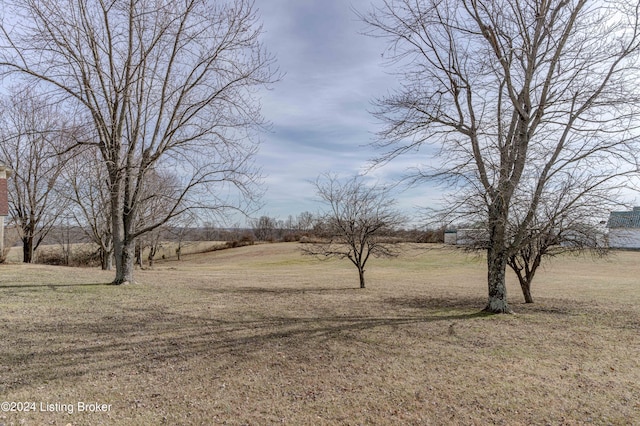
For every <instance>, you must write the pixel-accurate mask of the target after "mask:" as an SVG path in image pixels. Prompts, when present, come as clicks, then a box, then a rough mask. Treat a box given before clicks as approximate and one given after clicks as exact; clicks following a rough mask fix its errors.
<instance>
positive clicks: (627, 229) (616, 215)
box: [607, 207, 640, 249]
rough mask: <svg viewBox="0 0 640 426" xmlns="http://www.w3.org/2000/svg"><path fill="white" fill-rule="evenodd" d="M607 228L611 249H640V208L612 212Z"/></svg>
mask: <svg viewBox="0 0 640 426" xmlns="http://www.w3.org/2000/svg"><path fill="white" fill-rule="evenodd" d="M607 228H609V247H611V248H625V249H640V207H634V208H633V210H632V211H627V212H611V214H610V215H609V221H608V222H607Z"/></svg>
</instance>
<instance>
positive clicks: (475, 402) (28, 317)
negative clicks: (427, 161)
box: [0, 243, 640, 425]
mask: <svg viewBox="0 0 640 426" xmlns="http://www.w3.org/2000/svg"><path fill="white" fill-rule="evenodd" d="M638 260H640V253H633V252H621V253H618V254H617V255H616V256H615V257H613V258H611V259H609V260H598V261H595V262H594V261H591V259H584V258H573V257H569V258H562V259H556V260H555V261H554V262H553V263H552V264H551V265H550V266H549V267H547V268H546V269H545V270H544V271H542V272H541V273H540V275H539V276H538V277H537V278H536V282H535V283H534V297H536V296H537V300H536V302H537V303H536V304H535V305H524V304H521V303H520V300H521V299H522V297H521V295H520V294H519V290H518V289H517V288H515V287H510V289H509V290H510V292H511V293H510V295H511V301H512V304H513V308H514V309H515V310H516V311H517V312H518V314H517V315H506V316H486V315H483V314H480V313H479V310H480V309H481V308H482V307H483V305H484V302H485V293H486V289H485V284H484V279H485V276H486V273H485V266H484V265H483V262H482V260H481V259H478V258H475V257H472V256H468V255H466V254H462V253H458V252H452V251H449V250H445V249H442V248H433V249H431V250H426V251H425V250H417V249H412V250H410V251H408V252H407V253H406V254H405V255H403V256H402V257H400V258H399V259H395V260H377V259H374V260H372V263H371V266H370V268H369V270H368V272H367V275H368V277H367V278H368V286H369V288H367V289H364V290H360V289H358V288H356V287H357V286H358V282H357V273H356V270H355V268H353V267H352V266H350V265H349V264H348V263H344V262H337V261H331V262H320V261H317V260H315V259H313V258H310V257H302V256H301V255H300V254H299V253H298V251H297V245H296V244H295V243H291V244H274V245H259V246H253V247H243V248H239V249H234V250H227V251H220V252H215V253H209V254H201V255H191V256H189V257H187V260H186V261H182V262H177V261H167V262H163V263H159V264H158V265H157V267H156V268H155V269H154V270H150V271H139V272H138V273H137V277H136V278H137V280H138V281H139V284H135V285H128V286H124V287H114V286H109V285H104V284H105V283H107V282H109V281H110V280H111V279H112V273H104V272H102V271H99V270H96V269H70V268H62V267H44V266H34V265H19V264H8V265H2V266H0V328H1V333H2V334H1V335H2V339H1V340H0V364H1V367H2V369H1V370H0V395H1V397H0V399H1V400H5V401H16V402H17V401H34V402H36V403H37V404H38V405H37V411H36V412H29V413H2V412H0V424H4V425H13V424H16V425H17V424H26V425H43V424H56V425H58V424H59V425H67V424H73V425H100V424H104V425H158V424H170V425H178V424H181V425H189V424H193V425H210V424H238V425H239V424H252V425H262V424H274V423H283V424H291V425H330V424H347V425H358V424H425V425H429V424H433V425H441V424H461V425H485V424H508V425H530V424H541V425H543V424H552V425H557V424H566V425H574V424H576V425H577V424H585V423H590V424H603V425H604V424H614V425H615V424H634V423H635V424H638V423H640V333H639V331H640V288H639V285H640V284H639V283H638V272H639V271H638ZM510 281H511V282H512V283H513V282H515V281H514V280H513V279H510ZM78 401H87V402H100V403H105V404H111V409H110V411H108V412H104V413H86V412H84V413H78V412H77V410H76V411H75V412H74V413H73V414H67V413H52V412H40V411H39V410H40V405H39V404H40V402H43V403H60V404H73V405H74V407H76V404H77V402H78Z"/></svg>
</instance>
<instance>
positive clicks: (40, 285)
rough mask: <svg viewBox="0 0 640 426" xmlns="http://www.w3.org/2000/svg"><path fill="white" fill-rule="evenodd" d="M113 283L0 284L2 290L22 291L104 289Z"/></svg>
mask: <svg viewBox="0 0 640 426" xmlns="http://www.w3.org/2000/svg"><path fill="white" fill-rule="evenodd" d="M110 285H112V284H111V283H79V284H46V283H43V284H9V285H6V284H0V290H2V289H3V288H11V289H20V288H44V287H49V288H50V289H52V290H56V287H102V286H110Z"/></svg>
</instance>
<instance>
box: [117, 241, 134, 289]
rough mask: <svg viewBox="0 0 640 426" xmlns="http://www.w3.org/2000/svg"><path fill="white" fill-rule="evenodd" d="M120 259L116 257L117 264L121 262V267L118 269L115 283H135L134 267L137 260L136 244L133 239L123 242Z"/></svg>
mask: <svg viewBox="0 0 640 426" xmlns="http://www.w3.org/2000/svg"><path fill="white" fill-rule="evenodd" d="M121 253H122V254H121V256H120V260H119V261H118V258H117V257H116V265H117V264H118V263H120V269H116V278H115V280H113V284H115V285H120V284H133V283H134V282H135V281H134V280H133V269H134V260H135V244H134V243H133V242H131V241H128V242H123V244H122V249H121Z"/></svg>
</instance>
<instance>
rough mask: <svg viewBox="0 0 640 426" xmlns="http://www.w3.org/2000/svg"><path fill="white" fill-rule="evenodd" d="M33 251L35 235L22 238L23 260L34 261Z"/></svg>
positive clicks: (25, 261) (26, 261)
mask: <svg viewBox="0 0 640 426" xmlns="http://www.w3.org/2000/svg"><path fill="white" fill-rule="evenodd" d="M33 252H34V250H33V237H24V238H23V239H22V261H23V262H24V263H33V261H34V259H33Z"/></svg>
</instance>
